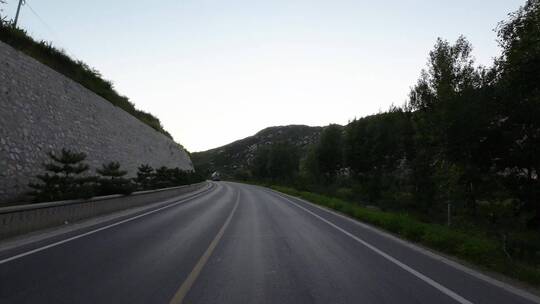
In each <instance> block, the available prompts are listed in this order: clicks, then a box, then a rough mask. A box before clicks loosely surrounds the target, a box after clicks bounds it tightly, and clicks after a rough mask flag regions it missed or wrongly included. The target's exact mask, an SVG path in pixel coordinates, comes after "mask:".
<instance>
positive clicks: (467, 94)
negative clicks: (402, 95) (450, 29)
mask: <svg viewBox="0 0 540 304" xmlns="http://www.w3.org/2000/svg"><path fill="white" fill-rule="evenodd" d="M471 52H472V46H471V44H470V43H469V42H468V41H467V40H466V39H465V38H464V37H463V36H461V37H459V38H458V40H457V41H456V42H455V43H454V44H450V43H449V42H448V41H445V40H442V39H440V38H439V39H438V40H437V43H436V44H435V47H434V49H433V50H432V51H431V52H430V53H429V61H428V67H427V69H426V70H423V71H422V73H421V76H420V79H419V80H418V83H417V84H416V86H415V87H414V88H413V89H412V90H411V93H410V95H409V96H410V97H409V107H410V108H411V109H412V110H415V112H414V114H413V121H414V124H415V128H416V132H415V133H416V137H415V142H416V143H415V146H416V149H415V154H416V159H415V161H414V163H415V166H413V170H420V172H416V173H415V174H413V176H414V177H416V178H419V179H420V180H418V183H417V186H418V187H420V186H421V188H422V189H421V190H419V191H426V192H427V193H432V194H435V193H436V192H437V189H433V188H434V187H435V188H437V187H439V186H440V187H443V188H445V190H444V192H445V193H446V195H439V199H441V200H450V199H451V197H453V196H455V195H454V194H451V193H452V192H462V193H464V196H465V200H466V201H467V206H468V207H469V210H471V212H472V213H476V201H477V192H478V191H477V186H478V185H477V184H478V183H479V180H480V171H479V169H478V164H479V163H478V161H479V160H481V159H482V157H483V158H484V159H485V155H483V152H484V149H483V147H484V146H483V143H482V141H483V138H485V136H486V134H485V130H487V126H488V125H489V122H490V119H491V117H492V115H491V112H490V104H489V97H488V95H487V94H486V92H487V91H486V90H484V88H486V87H487V83H488V82H489V81H488V80H489V77H488V76H489V75H490V74H489V73H486V72H485V70H483V69H477V68H475V66H474V60H473V59H472V56H471ZM491 108H492V107H491ZM449 161H450V162H449ZM456 165H457V166H459V167H460V168H459V169H458V170H455V169H456V168H454V169H452V170H449V168H451V167H453V166H456ZM445 171H446V172H449V171H452V172H453V175H452V176H448V178H450V179H455V175H454V174H455V173H459V174H460V176H459V177H458V178H457V180H458V181H459V182H458V183H457V184H453V185H454V186H456V187H452V188H450V189H449V188H448V185H449V184H448V183H447V181H444V180H442V181H441V180H440V179H439V178H440V177H441V175H440V174H439V173H440V172H445ZM435 175H437V176H438V177H439V178H438V177H436V176H435ZM421 180H423V181H421ZM437 180H439V181H440V182H442V184H441V185H439V186H437V185H436V183H437ZM433 182H435V183H433ZM418 187H417V188H418ZM430 188H431V189H432V190H431V191H430V190H427V189H430ZM418 189H420V188H418ZM439 192H440V191H439ZM424 194H425V193H424ZM424 194H422V195H424ZM425 200H431V201H433V200H435V197H425Z"/></svg>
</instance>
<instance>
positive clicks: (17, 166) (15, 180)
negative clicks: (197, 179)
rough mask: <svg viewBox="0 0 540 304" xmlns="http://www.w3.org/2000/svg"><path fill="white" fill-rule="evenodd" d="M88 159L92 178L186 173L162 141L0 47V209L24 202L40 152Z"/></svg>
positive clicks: (186, 163) (178, 154) (180, 153)
mask: <svg viewBox="0 0 540 304" xmlns="http://www.w3.org/2000/svg"><path fill="white" fill-rule="evenodd" d="M62 148H69V149H73V150H76V151H78V152H85V153H86V154H87V155H88V158H87V163H88V164H89V165H90V166H91V168H92V171H94V169H95V168H97V167H99V166H101V164H103V163H106V162H110V161H119V162H120V163H121V164H122V166H123V168H124V169H126V170H128V171H129V174H130V176H133V175H134V174H135V172H136V170H137V166H138V165H140V164H142V163H148V164H150V165H151V166H153V167H160V166H167V167H171V168H174V167H179V168H182V169H187V170H192V169H193V166H192V163H191V160H190V158H189V156H188V155H187V153H186V152H185V151H184V150H183V149H182V148H181V147H180V146H179V145H178V144H176V143H175V142H174V141H172V140H170V139H169V138H167V137H166V136H164V135H163V134H161V133H159V132H157V131H155V130H154V129H152V128H150V127H149V126H147V125H145V124H143V123H141V122H140V121H139V120H137V119H136V118H134V117H133V116H131V115H129V114H128V113H126V112H124V111H123V110H121V109H120V108H117V107H115V106H113V105H112V104H111V103H109V102H108V101H106V100H104V99H103V98H101V97H99V96H97V95H96V94H94V93H93V92H91V91H89V90H87V89H86V88H84V87H83V86H81V85H79V84H78V83H75V82H73V81H72V80H70V79H68V78H66V77H64V76H63V75H61V74H59V73H57V72H55V71H53V70H52V69H50V68H48V67H47V66H45V65H43V64H41V63H39V62H37V61H36V60H34V59H32V58H30V57H28V56H26V55H24V54H22V53H20V52H18V51H16V50H14V49H13V48H11V47H10V46H8V45H6V44H4V43H2V42H0V203H2V202H12V201H19V200H25V199H26V197H25V195H24V194H25V193H26V192H27V191H28V187H27V184H28V182H29V181H31V180H32V178H33V177H34V176H35V175H36V174H39V173H42V172H43V169H42V163H44V162H46V161H47V160H48V158H47V155H46V153H47V152H48V151H58V150H60V149H62Z"/></svg>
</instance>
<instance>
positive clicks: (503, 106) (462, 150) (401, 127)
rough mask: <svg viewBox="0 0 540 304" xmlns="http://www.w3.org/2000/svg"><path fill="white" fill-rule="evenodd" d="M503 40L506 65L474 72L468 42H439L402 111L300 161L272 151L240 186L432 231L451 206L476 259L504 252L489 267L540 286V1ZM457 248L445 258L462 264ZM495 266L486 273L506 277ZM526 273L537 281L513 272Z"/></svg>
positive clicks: (283, 150)
mask: <svg viewBox="0 0 540 304" xmlns="http://www.w3.org/2000/svg"><path fill="white" fill-rule="evenodd" d="M497 33H498V37H499V43H500V46H501V49H502V54H501V55H500V56H499V57H498V58H496V59H495V61H494V63H493V65H492V66H490V67H482V66H477V65H476V64H475V62H474V59H473V55H472V54H473V47H472V45H471V44H470V43H469V42H468V41H467V39H466V38H465V37H460V38H459V39H457V41H455V42H453V43H451V42H449V41H447V40H444V39H438V40H437V42H436V43H435V46H434V48H433V50H431V51H430V52H429V57H428V62H427V66H426V68H425V69H423V70H422V71H421V73H420V77H419V79H418V82H417V83H416V84H415V85H414V86H413V87H412V89H411V92H410V95H409V98H408V101H407V102H406V104H404V105H403V106H401V107H392V108H391V109H389V110H388V111H386V112H383V113H379V114H376V115H372V116H368V117H364V118H361V119H355V120H353V121H351V122H350V123H349V124H348V125H346V126H344V127H341V126H336V125H331V126H328V127H325V128H324V129H323V130H322V132H321V134H320V136H318V139H317V141H316V142H315V144H313V145H311V146H308V147H305V148H303V149H302V150H299V149H297V148H296V147H295V146H294V145H291V144H289V143H287V142H279V143H277V142H276V143H274V144H269V145H266V146H265V148H264V149H257V151H256V153H255V154H254V155H253V156H252V157H251V161H250V162H247V164H246V166H247V168H248V170H247V171H246V172H245V173H244V174H243V175H242V176H244V177H246V179H248V180H251V181H257V182H263V183H267V184H272V185H283V186H287V187H293V188H296V189H298V190H302V191H309V192H318V193H322V194H324V195H327V196H331V197H338V198H340V199H342V200H346V201H348V202H355V203H356V204H359V205H372V206H375V207H376V208H377V209H381V210H383V211H389V212H392V213H398V214H405V215H406V216H407V217H410V218H414V219H415V220H418V221H420V222H423V223H429V224H430V225H446V224H447V221H448V217H447V214H448V205H449V204H450V205H451V217H450V220H451V221H450V223H449V224H450V229H451V230H452V231H456V232H459V233H462V234H463V235H466V234H471V235H475V236H477V237H480V238H484V239H485V240H486V242H483V243H482V242H479V243H477V244H474V246H477V247H478V248H476V249H474V248H473V249H474V250H476V251H475V252H484V253H485V252H489V251H496V252H493V255H490V256H495V255H496V256H499V257H500V256H503V257H506V259H507V260H508V263H507V264H508V265H507V266H504V269H505V271H504V272H505V273H506V274H510V275H514V276H517V277H520V278H522V279H524V280H528V281H530V282H534V283H535V284H537V283H538V282H539V279H538V278H539V277H540V275H538V274H539V271H540V270H539V269H538V265H540V236H539V233H538V232H539V230H540V177H539V173H540V1H539V0H529V1H527V3H526V4H525V5H524V6H523V7H522V8H521V9H519V10H518V11H517V12H515V13H513V14H510V15H509V18H508V20H505V21H503V22H501V23H500V24H499V25H498V27H497ZM291 191H292V190H291ZM295 191H296V190H295ZM298 193H305V192H298ZM393 224H399V223H393V222H389V223H388V225H393ZM426 231H427V230H426ZM418 233H420V234H422V233H424V232H418ZM436 237H439V236H436ZM440 237H441V238H443V236H440ZM415 238H418V239H420V240H421V239H424V238H427V236H425V235H418V236H415ZM458 243H459V239H458V241H456V242H450V243H448V244H447V245H448V246H449V247H448V249H447V250H446V251H447V252H449V253H451V254H454V252H453V251H452V250H453V249H452V248H451V247H452V246H458V245H459V244H458ZM483 244H491V245H489V246H488V247H485V248H484V247H482V246H484V245H483ZM493 244H496V245H495V246H493ZM435 248H437V247H435ZM471 250H472V249H471ZM463 254H464V255H468V254H471V256H474V258H478V256H477V255H475V254H473V253H472V251H470V252H469V251H467V252H465V251H464V252H463ZM485 255H486V256H487V254H485ZM470 260H471V261H473V262H474V259H472V258H471V259H470ZM497 263H498V265H491V266H489V267H490V268H491V269H494V270H497V269H499V270H500V269H502V268H501V267H502V266H501V265H502V262H500V261H499V262H497ZM520 265H528V266H527V267H526V268H527V269H529V270H528V273H532V274H531V276H528V275H527V276H528V277H524V276H522V275H518V274H517V273H513V272H516V271H517V269H520V267H521V266H520Z"/></svg>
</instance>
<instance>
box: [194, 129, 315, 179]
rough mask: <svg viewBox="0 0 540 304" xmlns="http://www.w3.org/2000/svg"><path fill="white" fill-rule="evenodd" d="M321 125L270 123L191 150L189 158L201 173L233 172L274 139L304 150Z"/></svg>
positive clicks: (242, 168) (273, 141)
mask: <svg viewBox="0 0 540 304" xmlns="http://www.w3.org/2000/svg"><path fill="white" fill-rule="evenodd" d="M322 129H323V128H322V127H310V126H305V125H289V126H277V127H269V128H266V129H263V130H261V131H259V132H258V133H257V134H255V135H253V136H249V137H246V138H244V139H241V140H237V141H235V142H232V143H230V144H228V145H225V146H222V147H219V148H215V149H211V150H208V151H204V152H196V153H192V155H191V159H192V161H193V164H194V166H195V168H196V169H197V171H199V172H201V173H210V172H213V171H219V172H221V173H222V174H223V175H225V176H234V175H235V174H237V173H239V172H242V171H245V170H246V169H247V168H248V167H249V165H250V164H251V162H252V161H253V158H254V156H255V154H256V152H257V150H258V149H259V148H261V147H263V146H269V145H272V144H275V143H288V144H292V145H294V146H296V147H298V148H299V149H300V151H305V150H306V149H307V147H309V146H310V145H311V144H314V143H316V142H317V141H318V139H319V136H320V134H321V131H322Z"/></svg>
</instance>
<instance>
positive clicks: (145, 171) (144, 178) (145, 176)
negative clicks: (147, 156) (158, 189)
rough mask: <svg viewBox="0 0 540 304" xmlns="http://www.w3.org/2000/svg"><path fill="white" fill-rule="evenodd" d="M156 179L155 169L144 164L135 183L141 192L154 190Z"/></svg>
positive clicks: (139, 169)
mask: <svg viewBox="0 0 540 304" xmlns="http://www.w3.org/2000/svg"><path fill="white" fill-rule="evenodd" d="M155 178H156V175H155V172H154V168H152V167H150V166H149V165H148V164H144V165H140V166H139V168H138V171H137V177H136V178H135V182H136V183H137V186H138V188H139V190H149V189H152V188H153V185H154V180H155Z"/></svg>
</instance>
